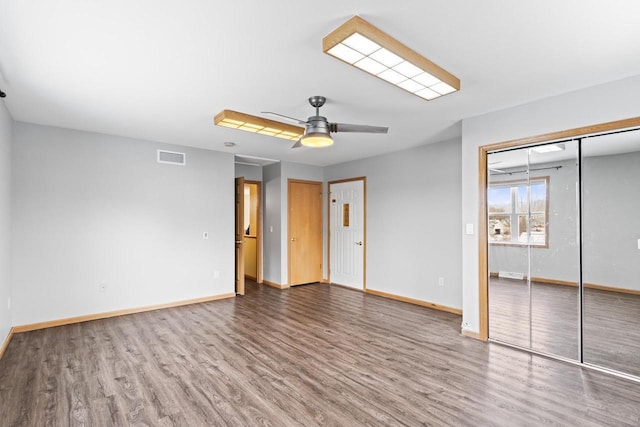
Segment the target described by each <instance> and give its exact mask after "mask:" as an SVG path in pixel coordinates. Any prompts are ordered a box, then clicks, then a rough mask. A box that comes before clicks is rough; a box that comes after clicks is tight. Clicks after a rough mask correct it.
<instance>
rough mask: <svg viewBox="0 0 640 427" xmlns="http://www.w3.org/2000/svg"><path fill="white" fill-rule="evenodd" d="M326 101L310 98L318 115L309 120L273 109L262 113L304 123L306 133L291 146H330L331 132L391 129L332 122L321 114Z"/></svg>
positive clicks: (379, 131) (374, 131)
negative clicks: (321, 108) (279, 112)
mask: <svg viewBox="0 0 640 427" xmlns="http://www.w3.org/2000/svg"><path fill="white" fill-rule="evenodd" d="M326 101H327V98H325V97H324V96H312V97H311V98H309V104H311V106H312V107H314V108H315V109H316V115H315V116H311V117H309V118H308V119H307V120H300V119H296V118H294V117H289V116H285V115H283V114H278V113H273V112H271V111H263V112H262V113H263V114H271V115H274V116H278V117H282V118H284V119H286V120H288V121H291V122H294V123H296V124H299V125H304V127H305V131H304V135H302V137H301V138H300V139H299V140H298V141H297V142H296V143H295V144H294V145H293V146H292V147H291V148H297V147H300V146H302V145H304V146H306V147H315V148H319V147H328V146H330V145H332V144H333V139H332V138H331V135H330V134H331V133H338V132H359V133H387V132H388V131H389V128H388V127H384V126H368V125H354V124H348V123H330V122H329V121H328V120H327V118H326V117H323V116H321V115H320V107H322V106H323V105H324V104H325V102H326Z"/></svg>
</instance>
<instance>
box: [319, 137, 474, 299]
mask: <svg viewBox="0 0 640 427" xmlns="http://www.w3.org/2000/svg"><path fill="white" fill-rule="evenodd" d="M460 150H461V145H460V141H459V140H451V141H445V142H441V143H438V144H432V145H427V146H423V147H419V148H415V149H411V150H407V151H401V152H397V153H392V154H387V155H382V156H377V157H372V158H368V159H364V160H358V161H354V162H349V163H344V164H340V165H336V166H330V167H327V168H326V169H325V178H326V180H327V181H333V180H338V179H345V178H352V177H357V176H366V178H367V202H366V203H367V206H366V208H367V230H366V232H367V260H366V263H367V289H374V290H379V291H383V292H387V293H391V294H395V295H400V296H404V297H409V298H414V299H419V300H422V301H428V302H432V303H436V304H441V305H445V306H449V307H454V308H461V306H462V293H461V290H462V284H461V275H460V263H461V246H460V238H459V236H460V210H461V207H460V204H461V200H460V177H461V170H460ZM439 277H443V278H444V286H439V285H438V278H439Z"/></svg>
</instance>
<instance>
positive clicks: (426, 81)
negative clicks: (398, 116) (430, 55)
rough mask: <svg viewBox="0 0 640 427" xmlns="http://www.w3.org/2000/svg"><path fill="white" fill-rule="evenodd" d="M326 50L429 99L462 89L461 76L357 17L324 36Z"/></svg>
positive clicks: (324, 48) (323, 47) (324, 49)
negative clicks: (455, 74)
mask: <svg viewBox="0 0 640 427" xmlns="http://www.w3.org/2000/svg"><path fill="white" fill-rule="evenodd" d="M322 50H323V51H324V53H326V54H328V55H331V56H334V57H336V58H338V59H340V60H341V61H344V62H346V63H347V64H350V65H353V66H354V67H358V68H360V69H361V70H363V71H366V72H367V73H369V74H373V75H374V76H376V77H379V78H381V79H382V80H385V81H387V82H389V83H391V84H393V85H396V86H398V87H399V88H401V89H404V90H406V91H407V92H410V93H412V94H414V95H417V96H419V97H421V98H424V99H426V100H429V101H430V100H432V99H435V98H439V97H441V96H443V95H447V94H449V93H452V92H456V91H458V90H460V79H458V78H457V77H456V76H454V75H453V74H451V73H449V72H448V71H446V70H444V69H442V68H440V67H439V66H437V65H436V64H434V63H433V62H431V61H429V60H428V59H427V58H425V57H423V56H422V55H420V54H419V53H417V52H415V51H414V50H412V49H410V48H409V47H407V46H405V45H404V44H402V43H400V42H399V41H397V40H396V39H394V38H393V37H391V36H390V35H388V34H386V33H384V32H382V31H381V30H379V29H378V28H376V27H374V26H373V25H371V24H370V23H368V22H367V21H365V20H364V19H362V18H360V17H359V16H357V15H356V16H354V17H353V18H351V19H349V20H348V21H347V22H345V23H344V24H342V25H341V26H340V27H338V28H336V29H335V30H334V31H333V32H331V33H330V34H329V35H327V36H326V37H325V38H324V39H322Z"/></svg>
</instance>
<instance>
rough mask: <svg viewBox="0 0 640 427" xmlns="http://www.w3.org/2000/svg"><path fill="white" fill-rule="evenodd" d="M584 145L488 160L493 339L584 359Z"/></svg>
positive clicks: (491, 156)
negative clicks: (581, 234) (580, 309)
mask: <svg viewBox="0 0 640 427" xmlns="http://www.w3.org/2000/svg"><path fill="white" fill-rule="evenodd" d="M577 159H578V143H577V141H566V142H564V143H562V144H548V145H543V146H538V147H527V148H519V149H514V150H508V151H502V152H497V153H491V154H489V156H488V158H487V163H488V165H489V170H488V176H489V179H488V188H487V204H488V231H489V233H488V235H489V246H488V263H489V276H490V277H489V282H488V283H489V313H490V319H489V320H490V321H489V336H490V338H492V339H493V340H497V341H502V342H505V343H509V344H512V345H517V346H519V347H524V348H527V349H532V350H536V351H539V352H543V353H550V354H554V355H558V356H562V357H566V358H571V359H576V360H577V359H578V357H579V342H578V341H579V319H578V307H579V305H578V303H579V292H578V290H579V288H578V281H579V260H580V253H579V246H578V240H579V239H578V235H577V233H578V227H577V223H578V209H577V204H578V198H577V195H578V193H577V177H578V167H577Z"/></svg>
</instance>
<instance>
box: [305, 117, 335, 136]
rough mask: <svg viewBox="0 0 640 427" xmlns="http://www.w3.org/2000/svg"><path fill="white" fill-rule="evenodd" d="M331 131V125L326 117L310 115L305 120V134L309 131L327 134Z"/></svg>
mask: <svg viewBox="0 0 640 427" xmlns="http://www.w3.org/2000/svg"><path fill="white" fill-rule="evenodd" d="M330 131H331V125H330V124H329V122H327V118H326V117H322V116H311V117H309V119H308V120H307V132H306V133H307V134H309V133H323V134H326V135H328V134H329V132H330Z"/></svg>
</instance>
